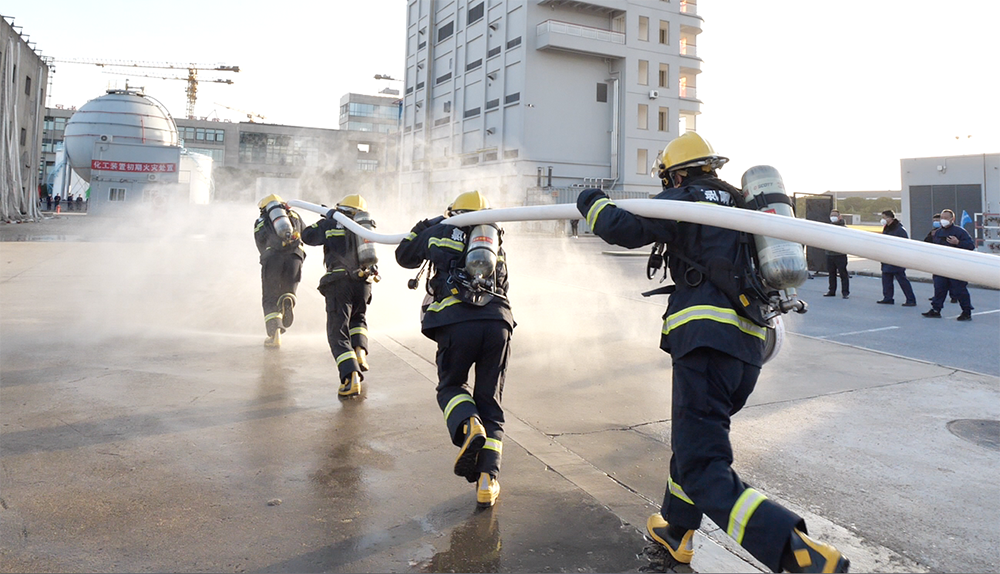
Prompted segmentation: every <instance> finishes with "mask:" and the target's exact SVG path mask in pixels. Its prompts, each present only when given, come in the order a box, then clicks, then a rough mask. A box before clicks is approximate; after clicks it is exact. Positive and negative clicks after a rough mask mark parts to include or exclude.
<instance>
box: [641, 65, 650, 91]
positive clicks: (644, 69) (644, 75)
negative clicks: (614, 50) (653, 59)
mask: <svg viewBox="0 0 1000 574" xmlns="http://www.w3.org/2000/svg"><path fill="white" fill-rule="evenodd" d="M639 85H640V86H648V85H649V62H647V61H646V60H639Z"/></svg>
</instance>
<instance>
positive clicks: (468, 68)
mask: <svg viewBox="0 0 1000 574" xmlns="http://www.w3.org/2000/svg"><path fill="white" fill-rule="evenodd" d="M482 65H483V59H482V58H479V59H478V60H476V61H475V62H472V63H470V64H469V65H468V66H466V67H465V71H466V72H471V71H472V70H475V69H476V68H478V67H479V66H482Z"/></svg>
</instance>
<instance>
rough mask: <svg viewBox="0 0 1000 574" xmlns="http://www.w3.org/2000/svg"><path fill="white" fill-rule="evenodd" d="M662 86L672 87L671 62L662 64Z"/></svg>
mask: <svg viewBox="0 0 1000 574" xmlns="http://www.w3.org/2000/svg"><path fill="white" fill-rule="evenodd" d="M660 87H661V88H669V87H670V64H660Z"/></svg>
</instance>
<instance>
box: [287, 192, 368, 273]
mask: <svg viewBox="0 0 1000 574" xmlns="http://www.w3.org/2000/svg"><path fill="white" fill-rule="evenodd" d="M331 211H333V210H331ZM356 241H357V237H356V236H355V235H354V233H352V232H351V231H349V230H348V229H346V228H345V227H344V225H343V224H342V223H340V222H339V221H337V220H336V219H334V218H333V217H330V216H325V217H323V218H321V219H320V220H319V221H317V222H316V223H314V224H312V225H310V226H309V227H306V228H305V229H303V230H302V242H303V243H305V244H306V245H322V246H323V263H324V264H325V265H326V274H325V275H323V277H321V278H320V280H319V284H320V290H322V288H323V286H325V285H328V284H329V283H332V282H334V281H340V280H341V279H347V278H351V279H354V280H356V281H367V280H368V277H367V275H365V274H362V275H359V274H358V271H359V268H360V265H359V264H358V252H357V243H356Z"/></svg>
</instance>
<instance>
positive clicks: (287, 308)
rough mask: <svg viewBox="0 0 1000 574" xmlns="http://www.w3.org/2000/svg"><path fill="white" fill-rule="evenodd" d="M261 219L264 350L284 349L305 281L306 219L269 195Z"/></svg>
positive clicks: (257, 230) (256, 229)
mask: <svg viewBox="0 0 1000 574" xmlns="http://www.w3.org/2000/svg"><path fill="white" fill-rule="evenodd" d="M257 207H259V208H260V217H258V218H257V221H256V223H255V224H254V229H253V236H254V240H255V241H256V242H257V251H259V252H260V279H261V286H262V291H263V297H262V303H263V305H264V328H265V329H267V338H266V339H264V346H265V347H271V348H278V347H280V346H281V334H282V333H284V332H285V330H286V329H288V328H289V327H291V326H292V320H293V319H294V318H295V317H294V315H293V314H292V310H293V309H294V308H295V289H296V288H297V287H298V285H299V281H301V280H302V262H303V261H304V260H305V258H306V253H305V251H303V250H302V247H301V243H302V242H301V241H300V239H299V235H300V234H301V233H302V219H300V218H299V214H297V213H295V212H294V211H292V210H291V209H289V207H288V205H287V204H286V203H285V202H283V201H282V200H281V198H280V197H278V196H277V195H269V196H267V197H265V198H264V199H262V200H260V203H258V204H257Z"/></svg>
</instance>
